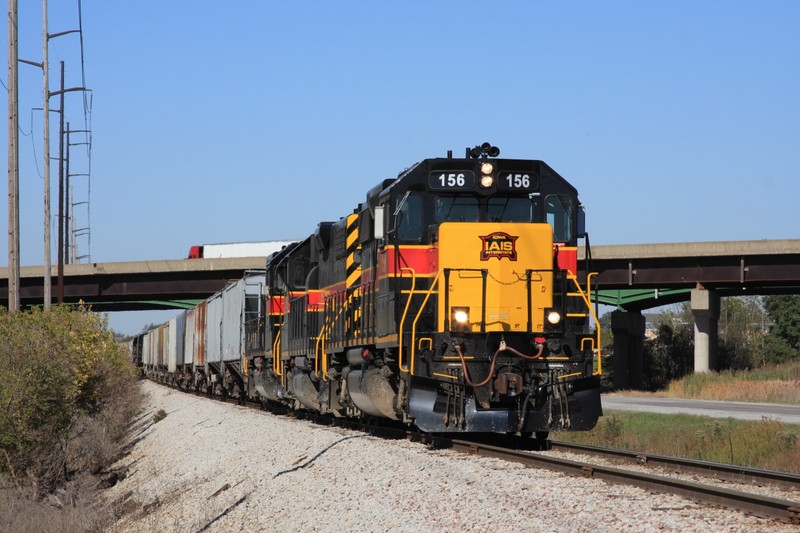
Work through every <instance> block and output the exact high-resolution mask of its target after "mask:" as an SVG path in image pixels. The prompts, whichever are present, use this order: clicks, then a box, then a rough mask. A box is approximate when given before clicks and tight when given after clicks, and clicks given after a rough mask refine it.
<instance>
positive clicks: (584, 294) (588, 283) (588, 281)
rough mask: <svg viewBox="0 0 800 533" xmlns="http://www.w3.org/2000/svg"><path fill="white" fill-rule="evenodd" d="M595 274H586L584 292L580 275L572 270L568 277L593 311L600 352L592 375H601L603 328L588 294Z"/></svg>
mask: <svg viewBox="0 0 800 533" xmlns="http://www.w3.org/2000/svg"><path fill="white" fill-rule="evenodd" d="M594 276H597V272H590V273H589V274H588V275H587V276H586V292H584V291H583V288H582V287H581V285H580V283H578V277H577V276H575V275H574V274H572V273H571V272H570V273H568V275H567V277H568V278H569V279H571V280H572V282H573V283H575V287H576V288H577V289H578V292H579V293H580V297H581V299H582V300H583V303H584V304H585V305H586V308H587V309H588V310H589V313H591V315H592V320H594V323H595V326H596V327H597V347H598V352H597V370H596V371H594V372H592V375H593V376H599V375H601V374H602V373H603V358H602V354H601V352H602V348H601V347H602V346H603V344H602V343H601V339H600V329H601V328H600V321H599V320H598V319H597V315H596V314H595V312H594V308H593V307H592V300H591V298H590V297H589V296H588V295H589V294H591V287H592V277H594Z"/></svg>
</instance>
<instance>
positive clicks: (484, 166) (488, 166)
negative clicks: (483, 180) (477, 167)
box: [481, 162, 494, 174]
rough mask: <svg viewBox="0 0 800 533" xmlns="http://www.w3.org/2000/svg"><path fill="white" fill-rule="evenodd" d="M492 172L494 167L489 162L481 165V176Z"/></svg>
mask: <svg viewBox="0 0 800 533" xmlns="http://www.w3.org/2000/svg"><path fill="white" fill-rule="evenodd" d="M492 172H494V165H492V164H491V163H489V162H486V163H481V174H491V173H492Z"/></svg>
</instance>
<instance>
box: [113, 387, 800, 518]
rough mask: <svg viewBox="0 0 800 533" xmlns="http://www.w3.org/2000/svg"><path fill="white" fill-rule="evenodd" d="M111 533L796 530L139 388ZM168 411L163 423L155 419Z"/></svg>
mask: <svg viewBox="0 0 800 533" xmlns="http://www.w3.org/2000/svg"><path fill="white" fill-rule="evenodd" d="M141 386H142V387H143V389H144V391H145V392H146V397H147V400H146V404H147V410H146V412H145V413H144V414H143V415H142V417H141V418H140V420H139V423H138V432H139V433H138V435H134V437H135V438H134V441H135V445H134V446H133V447H132V448H131V451H130V453H129V454H128V455H127V456H126V457H124V458H123V459H122V460H120V461H119V462H118V463H117V464H116V465H114V467H115V468H124V467H128V473H127V476H126V477H125V478H124V479H123V480H121V481H119V482H118V483H117V484H116V485H115V486H114V487H112V488H110V489H108V490H107V491H106V493H105V496H106V498H107V499H108V501H109V502H111V503H112V505H113V506H114V508H115V509H116V510H117V512H118V514H120V515H121V517H120V519H119V520H118V521H117V522H116V523H115V524H114V525H113V526H112V527H111V529H110V530H111V531H159V532H166V531H176V532H184V531H187V532H188V531H192V532H195V531H214V532H217V531H218V532H222V531H225V532H229V531H276V532H277V531H281V532H286V531H297V532H306V531H320V532H328V531H330V532H347V531H359V532H360V531H369V532H383V531H392V532H428V531H431V532H439V531H448V532H451V531H452V532H460V531H491V530H495V529H501V530H508V531H546V532H561V531H563V532H575V531H587V532H588V531H591V532H595V531H601V532H602V531H607V532H617V531H635V532H641V531H653V532H656V531H658V532H662V531H681V532H683V531H713V532H717V531H726V532H727V531H748V532H750V531H764V532H773V531H800V527H797V526H792V525H788V524H782V523H779V522H774V521H771V520H764V519H760V518H756V517H752V516H747V515H744V514H742V513H738V512H734V511H730V510H727V509H719V508H714V507H709V506H705V505H699V504H697V503H695V502H692V501H690V500H687V499H684V498H680V497H677V496H669V495H662V494H654V493H650V492H647V491H644V490H641V489H636V488H632V487H625V486H621V485H612V484H608V483H606V482H604V481H600V480H594V479H587V478H576V477H570V476H566V475H563V474H559V473H555V472H550V471H546V470H537V469H531V468H525V467H524V466H521V465H518V464H514V463H507V462H505V461H501V460H499V459H491V458H485V457H473V456H468V455H463V454H460V453H457V452H454V451H452V450H431V449H428V448H427V447H426V446H424V445H423V444H419V443H413V442H409V441H405V440H384V439H380V438H377V437H372V436H369V435H364V434H361V433H358V432H354V431H349V430H345V429H341V428H332V427H324V426H318V425H315V424H312V423H310V422H307V421H303V420H296V419H293V418H289V417H281V416H276V415H273V414H269V413H264V412H259V411H256V410H253V409H248V408H245V407H240V406H236V405H232V404H223V403H221V402H218V401H214V400H210V399H206V398H202V397H198V396H194V395H189V394H185V393H182V392H179V391H175V390H172V389H168V388H166V387H162V386H160V385H157V384H154V383H151V382H142V385H141ZM159 409H163V410H164V411H165V412H166V414H167V416H166V417H165V418H163V419H162V420H160V421H158V422H155V423H153V415H154V414H155V413H156V412H157V411H158V410H159Z"/></svg>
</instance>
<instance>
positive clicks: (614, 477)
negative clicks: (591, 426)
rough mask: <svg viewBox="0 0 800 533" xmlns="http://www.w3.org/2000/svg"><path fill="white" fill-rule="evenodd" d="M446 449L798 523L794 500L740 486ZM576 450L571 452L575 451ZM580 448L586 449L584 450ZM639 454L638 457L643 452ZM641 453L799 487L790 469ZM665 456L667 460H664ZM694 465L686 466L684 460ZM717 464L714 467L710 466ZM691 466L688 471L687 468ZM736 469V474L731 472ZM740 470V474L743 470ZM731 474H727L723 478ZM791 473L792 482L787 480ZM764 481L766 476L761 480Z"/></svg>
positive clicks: (490, 449) (461, 444)
mask: <svg viewBox="0 0 800 533" xmlns="http://www.w3.org/2000/svg"><path fill="white" fill-rule="evenodd" d="M451 444H452V448H453V449H454V450H458V451H462V452H465V453H471V454H476V455H482V456H486V457H495V458H498V459H503V460H505V461H512V462H516V463H521V464H524V465H525V466H528V467H532V468H547V469H549V470H556V471H559V472H563V473H565V474H569V475H574V476H581V477H591V478H595V479H602V480H604V481H607V482H610V483H619V484H624V485H632V486H635V487H639V488H642V489H645V490H650V491H655V492H662V493H668V494H675V495H678V496H682V497H685V498H689V499H691V500H694V501H697V502H700V503H706V504H712V505H718V506H722V507H727V508H730V509H734V510H737V511H740V512H744V513H748V514H753V515H756V516H760V517H763V518H771V519H776V520H780V521H782V522H786V523H791V524H800V502H796V501H791V500H784V499H780V498H773V497H770V496H764V495H760V494H754V493H751V492H745V491H740V490H733V489H730V488H727V487H718V486H714V485H707V484H701V483H696V482H693V481H684V480H681V479H677V478H672V477H666V476H660V475H655V474H652V473H644V472H638V471H633V470H626V469H623V468H616V467H611V466H604V465H597V464H590V463H585V462H580V461H573V460H570V459H562V458H557V457H553V456H548V455H547V454H537V453H530V452H529V451H525V450H512V449H509V448H508V447H506V446H493V445H491V444H486V443H485V442H479V441H474V440H452V441H451ZM552 445H553V448H552V449H562V450H563V449H566V448H567V447H570V448H571V450H572V451H576V450H577V449H578V448H580V447H573V445H571V444H570V445H567V444H566V443H558V442H555V443H552ZM592 448H593V452H594V453H595V455H599V454H602V453H605V455H606V456H609V455H611V456H615V457H622V456H623V455H624V453H625V452H620V451H619V450H612V451H610V452H611V453H606V452H609V450H604V449H603V448H595V447H592ZM576 453H577V452H576ZM580 453H587V452H586V451H585V450H584V449H581V450H580ZM633 455H634V457H635V454H633ZM639 455H640V456H642V458H643V460H644V457H645V456H644V455H641V454H639ZM646 457H647V458H650V457H652V458H654V459H653V462H654V463H658V462H659V460H660V461H661V462H663V463H664V464H665V465H667V464H669V465H672V468H673V469H679V467H680V464H681V463H684V466H685V471H689V468H698V469H699V468H702V471H703V473H704V475H717V476H718V477H720V478H723V479H726V478H727V479H734V478H736V476H737V475H739V476H741V477H738V478H736V480H737V481H742V480H745V481H747V480H748V479H752V480H755V479H762V480H769V481H770V482H773V480H780V481H774V482H776V483H778V484H780V485H781V486H783V487H788V486H791V487H793V488H798V489H800V477H799V476H795V475H793V474H783V475H782V476H781V475H779V474H780V473H778V472H773V474H775V476H769V475H763V476H760V475H759V472H760V473H765V474H766V472H768V471H758V470H756V469H748V468H743V467H736V466H731V465H720V464H716V463H705V464H704V465H702V467H701V466H700V463H703V462H702V461H692V460H685V459H678V458H665V457H663V456H649V455H648V456H646ZM667 459H669V461H668V460H667ZM637 462H640V461H639V460H638V459H637ZM691 464H694V466H692V467H690V466H689V465H691ZM715 466H718V467H720V468H718V469H715V468H714V467H715ZM692 471H694V470H692ZM736 472H738V474H737V473H736ZM745 472H746V473H745ZM727 476H731V477H729V478H728V477H727ZM792 477H794V481H793V482H792ZM764 482H766V481H764Z"/></svg>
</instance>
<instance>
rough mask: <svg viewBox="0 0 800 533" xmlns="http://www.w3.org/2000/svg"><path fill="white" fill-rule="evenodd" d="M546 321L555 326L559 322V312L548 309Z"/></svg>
mask: <svg viewBox="0 0 800 533" xmlns="http://www.w3.org/2000/svg"><path fill="white" fill-rule="evenodd" d="M547 322H549V323H550V324H551V325H553V326H557V325H558V324H559V323H560V322H561V313H559V312H558V311H554V310H552V311H548V313H547Z"/></svg>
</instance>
